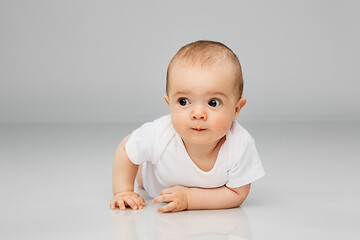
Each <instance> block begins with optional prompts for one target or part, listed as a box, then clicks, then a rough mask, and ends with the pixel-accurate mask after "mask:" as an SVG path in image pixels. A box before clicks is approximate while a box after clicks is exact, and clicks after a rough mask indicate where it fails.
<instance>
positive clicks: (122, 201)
mask: <svg viewBox="0 0 360 240" xmlns="http://www.w3.org/2000/svg"><path fill="white" fill-rule="evenodd" d="M129 137H130V135H129V136H127V137H125V138H124V139H123V140H122V141H121V143H120V145H119V146H118V148H117V149H116V153H115V157H114V163H113V169H112V183H113V194H114V197H113V199H112V200H111V202H110V208H112V209H114V208H115V207H119V208H120V209H121V210H124V209H125V207H126V206H130V207H131V208H132V209H139V208H142V207H144V206H145V201H144V199H142V198H141V197H140V196H139V194H137V193H135V192H134V182H135V178H136V173H137V170H138V168H139V166H138V165H136V164H134V163H132V162H131V161H130V159H129V157H128V156H127V154H126V151H125V144H126V142H127V141H128V139H129Z"/></svg>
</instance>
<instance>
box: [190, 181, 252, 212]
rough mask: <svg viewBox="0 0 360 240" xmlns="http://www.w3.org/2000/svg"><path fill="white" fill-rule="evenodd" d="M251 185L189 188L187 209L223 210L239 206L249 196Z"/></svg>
mask: <svg viewBox="0 0 360 240" xmlns="http://www.w3.org/2000/svg"><path fill="white" fill-rule="evenodd" d="M250 186H251V184H248V185H245V186H242V187H239V188H228V187H226V186H223V187H220V188H212V189H206V188H190V189H189V190H190V191H189V195H188V208H187V209H189V210H190V209H223V208H233V207H238V206H240V205H241V204H242V203H243V202H244V201H245V199H246V197H247V196H248V194H249V191H250Z"/></svg>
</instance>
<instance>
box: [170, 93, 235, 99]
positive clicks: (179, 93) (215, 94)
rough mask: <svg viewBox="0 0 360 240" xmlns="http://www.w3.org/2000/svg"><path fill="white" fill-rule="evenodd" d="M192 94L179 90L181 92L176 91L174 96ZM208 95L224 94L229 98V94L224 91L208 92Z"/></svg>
mask: <svg viewBox="0 0 360 240" xmlns="http://www.w3.org/2000/svg"><path fill="white" fill-rule="evenodd" d="M189 94H190V92H187V91H186V92H184V91H179V92H175V93H174V94H173V96H177V95H185V96H186V95H189ZM206 95H209V96H214V95H220V96H223V97H225V98H228V96H227V95H226V94H225V93H223V92H208V93H206Z"/></svg>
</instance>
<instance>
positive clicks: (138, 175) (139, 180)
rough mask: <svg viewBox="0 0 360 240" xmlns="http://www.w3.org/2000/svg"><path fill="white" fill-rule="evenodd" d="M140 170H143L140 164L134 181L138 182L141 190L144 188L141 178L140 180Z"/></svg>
mask: <svg viewBox="0 0 360 240" xmlns="http://www.w3.org/2000/svg"><path fill="white" fill-rule="evenodd" d="M142 168H143V165H142V164H141V165H140V166H139V169H138V172H137V174H136V181H137V182H138V184H139V186H140V187H141V188H144V183H143V178H142Z"/></svg>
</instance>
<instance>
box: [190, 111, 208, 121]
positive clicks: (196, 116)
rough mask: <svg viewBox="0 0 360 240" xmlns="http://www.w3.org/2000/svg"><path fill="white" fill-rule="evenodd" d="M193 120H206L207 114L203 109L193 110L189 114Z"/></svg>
mask: <svg viewBox="0 0 360 240" xmlns="http://www.w3.org/2000/svg"><path fill="white" fill-rule="evenodd" d="M191 119H193V120H207V114H206V112H204V111H194V112H192V114H191Z"/></svg>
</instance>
